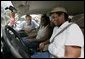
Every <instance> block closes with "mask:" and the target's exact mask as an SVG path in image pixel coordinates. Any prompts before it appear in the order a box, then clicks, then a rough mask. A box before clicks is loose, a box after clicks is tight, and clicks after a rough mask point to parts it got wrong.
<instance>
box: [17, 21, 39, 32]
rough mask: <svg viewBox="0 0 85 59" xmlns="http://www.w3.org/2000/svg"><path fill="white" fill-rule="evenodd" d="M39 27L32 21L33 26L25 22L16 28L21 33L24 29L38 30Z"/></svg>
mask: <svg viewBox="0 0 85 59" xmlns="http://www.w3.org/2000/svg"><path fill="white" fill-rule="evenodd" d="M38 26H39V24H37V23H36V22H35V21H34V20H32V21H31V25H28V24H27V22H26V21H23V22H21V23H20V24H19V25H18V26H17V27H16V28H15V30H17V31H20V30H23V29H24V28H28V29H29V28H30V29H34V28H37V27H38Z"/></svg>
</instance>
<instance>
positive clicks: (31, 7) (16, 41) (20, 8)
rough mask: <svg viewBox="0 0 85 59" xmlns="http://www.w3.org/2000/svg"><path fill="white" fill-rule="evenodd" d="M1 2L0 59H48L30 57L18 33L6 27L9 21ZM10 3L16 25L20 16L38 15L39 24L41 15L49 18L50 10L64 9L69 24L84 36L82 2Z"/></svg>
mask: <svg viewBox="0 0 85 59" xmlns="http://www.w3.org/2000/svg"><path fill="white" fill-rule="evenodd" d="M2 2H4V1H1V9H2V10H1V15H2V16H1V56H2V58H49V56H48V57H45V56H46V53H45V54H44V55H42V54H40V55H39V56H37V55H36V54H32V55H31V51H30V49H29V48H28V47H26V46H25V45H24V43H23V42H22V40H21V38H20V36H19V35H18V33H17V32H16V31H15V30H14V28H11V27H10V26H8V25H7V24H8V23H9V20H6V19H7V18H6V15H7V14H6V15H5V13H6V12H7V11H5V12H4V11H3V9H4V10H5V7H2ZM5 2H6V1H5ZM6 3H8V2H6ZM11 3H12V5H13V6H14V7H15V8H16V10H17V12H16V13H17V15H18V16H16V17H18V18H17V23H21V22H19V21H23V19H24V18H22V16H23V17H24V15H26V14H30V15H33V14H36V15H39V17H38V18H39V19H38V18H37V19H38V20H37V21H38V22H40V17H41V15H42V14H47V15H48V16H49V13H50V12H51V10H52V9H54V8H56V7H64V8H66V9H67V11H68V15H69V18H70V19H71V22H75V23H77V24H78V25H79V26H80V28H81V30H82V32H83V34H84V1H11ZM6 7H9V6H6ZM7 17H8V16H7ZM49 17H50V16H49ZM3 19H4V20H3ZM8 19H9V17H8ZM38 24H39V23H38ZM40 53H43V52H40ZM33 55H36V56H33Z"/></svg>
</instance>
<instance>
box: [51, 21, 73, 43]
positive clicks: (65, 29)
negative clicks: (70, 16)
mask: <svg viewBox="0 0 85 59" xmlns="http://www.w3.org/2000/svg"><path fill="white" fill-rule="evenodd" d="M72 24H73V22H71V23H70V24H68V25H67V26H66V27H65V28H64V29H62V30H61V31H60V32H58V33H57V34H56V35H55V36H54V37H53V39H52V41H51V42H50V43H52V42H53V41H54V38H55V37H57V36H58V35H59V34H60V33H62V32H63V31H64V30H66V29H67V28H68V27H69V26H70V25H72Z"/></svg>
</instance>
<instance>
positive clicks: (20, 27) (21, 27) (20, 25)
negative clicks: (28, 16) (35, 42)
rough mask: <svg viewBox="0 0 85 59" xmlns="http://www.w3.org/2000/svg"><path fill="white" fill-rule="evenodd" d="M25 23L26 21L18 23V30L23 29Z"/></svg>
mask: <svg viewBox="0 0 85 59" xmlns="http://www.w3.org/2000/svg"><path fill="white" fill-rule="evenodd" d="M24 24H25V22H22V23H20V24H18V25H17V27H16V29H15V30H16V31H20V30H23V28H24Z"/></svg>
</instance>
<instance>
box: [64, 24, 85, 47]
mask: <svg viewBox="0 0 85 59" xmlns="http://www.w3.org/2000/svg"><path fill="white" fill-rule="evenodd" d="M65 45H72V46H79V47H83V46H84V36H83V33H82V31H81V29H80V28H79V26H78V25H77V24H72V25H71V26H70V27H69V29H68V35H67V39H66V41H65Z"/></svg>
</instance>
